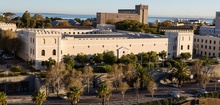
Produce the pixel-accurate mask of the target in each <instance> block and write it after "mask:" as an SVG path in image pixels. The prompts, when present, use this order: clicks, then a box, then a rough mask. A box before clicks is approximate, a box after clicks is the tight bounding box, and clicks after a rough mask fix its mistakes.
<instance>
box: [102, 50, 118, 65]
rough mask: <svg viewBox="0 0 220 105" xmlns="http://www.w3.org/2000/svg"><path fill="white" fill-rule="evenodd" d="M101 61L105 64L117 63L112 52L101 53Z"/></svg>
mask: <svg viewBox="0 0 220 105" xmlns="http://www.w3.org/2000/svg"><path fill="white" fill-rule="evenodd" d="M103 60H104V62H105V64H114V63H115V62H116V61H117V57H116V56H115V54H114V52H113V51H108V52H103Z"/></svg>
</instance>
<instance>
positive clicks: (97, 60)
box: [93, 53, 103, 64]
mask: <svg viewBox="0 0 220 105" xmlns="http://www.w3.org/2000/svg"><path fill="white" fill-rule="evenodd" d="M93 61H94V62H95V63H98V64H100V63H102V62H103V55H102V53H96V54H94V55H93Z"/></svg>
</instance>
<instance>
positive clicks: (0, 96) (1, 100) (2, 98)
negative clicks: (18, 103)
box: [0, 92, 7, 105]
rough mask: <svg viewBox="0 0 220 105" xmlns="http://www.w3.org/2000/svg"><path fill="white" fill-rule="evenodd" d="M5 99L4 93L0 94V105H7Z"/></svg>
mask: <svg viewBox="0 0 220 105" xmlns="http://www.w3.org/2000/svg"><path fill="white" fill-rule="evenodd" d="M6 98H7V96H6V93H5V92H0V104H2V105H7V101H6Z"/></svg>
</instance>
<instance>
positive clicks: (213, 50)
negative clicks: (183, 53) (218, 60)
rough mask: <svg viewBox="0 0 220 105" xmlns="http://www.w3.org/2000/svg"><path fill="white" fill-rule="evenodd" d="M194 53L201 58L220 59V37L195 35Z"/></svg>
mask: <svg viewBox="0 0 220 105" xmlns="http://www.w3.org/2000/svg"><path fill="white" fill-rule="evenodd" d="M194 53H195V54H196V55H201V56H209V57H220V37H217V36H210V35H207V36H204V35H195V36H194Z"/></svg>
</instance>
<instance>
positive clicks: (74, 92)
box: [67, 86, 83, 105]
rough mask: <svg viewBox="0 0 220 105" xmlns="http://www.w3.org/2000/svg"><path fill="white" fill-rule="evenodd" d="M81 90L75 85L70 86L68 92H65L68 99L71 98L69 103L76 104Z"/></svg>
mask: <svg viewBox="0 0 220 105" xmlns="http://www.w3.org/2000/svg"><path fill="white" fill-rule="evenodd" d="M82 92H83V90H82V88H80V87H77V86H72V87H70V90H69V92H67V97H68V99H69V100H71V105H76V104H77V101H78V100H79V97H80V95H81V94H82ZM73 103H74V104H73Z"/></svg>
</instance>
